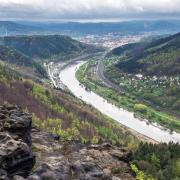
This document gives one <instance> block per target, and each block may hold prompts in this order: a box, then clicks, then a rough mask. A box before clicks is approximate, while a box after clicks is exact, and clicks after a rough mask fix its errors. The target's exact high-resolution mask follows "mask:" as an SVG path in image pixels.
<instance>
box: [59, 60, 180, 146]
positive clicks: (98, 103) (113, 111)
mask: <svg viewBox="0 0 180 180" xmlns="http://www.w3.org/2000/svg"><path fill="white" fill-rule="evenodd" d="M83 63H85V62H77V63H76V64H72V65H71V66H68V67H66V68H65V69H64V70H62V71H61V72H60V74H59V77H60V79H61V81H62V83H63V84H64V85H66V86H67V88H68V89H69V90H70V91H71V92H72V93H73V94H74V95H75V96H76V97H78V98H80V99H82V100H83V101H84V102H86V103H87V104H91V105H92V106H93V107H95V108H96V109H98V110H99V111H100V112H101V113H103V114H105V115H107V116H109V117H111V118H112V119H114V120H116V121H118V122H119V123H121V124H123V125H125V126H126V127H128V128H131V129H133V130H135V131H137V132H138V133H140V134H142V135H144V136H147V137H149V138H151V139H154V140H156V141H158V142H169V141H173V142H179V143H180V134H179V133H176V132H173V133H170V132H169V131H167V130H164V129H163V127H160V126H157V125H156V124H148V123H147V122H146V121H142V120H140V119H138V118H135V117H134V115H133V113H132V112H128V111H126V110H124V109H122V108H118V107H116V106H115V105H113V104H111V103H108V102H107V101H106V100H105V99H104V98H102V97H100V96H99V95H97V94H95V93H94V92H89V91H86V89H85V87H83V86H82V85H80V83H79V81H78V80H77V79H76V76H75V74H76V71H77V70H78V68H79V67H80V66H81V65H82V64H83Z"/></svg>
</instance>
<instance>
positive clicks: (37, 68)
mask: <svg viewBox="0 0 180 180" xmlns="http://www.w3.org/2000/svg"><path fill="white" fill-rule="evenodd" d="M0 61H3V62H4V63H8V64H9V65H10V64H11V65H14V66H16V67H18V68H20V69H22V70H23V69H26V68H29V69H31V70H32V73H36V75H40V76H43V77H46V71H45V69H44V68H43V66H42V65H41V64H40V63H38V62H35V61H34V60H33V59H31V58H30V57H27V56H25V55H23V54H22V53H20V52H18V51H16V50H14V49H12V48H8V47H6V46H3V45H0ZM27 75H28V74H27Z"/></svg>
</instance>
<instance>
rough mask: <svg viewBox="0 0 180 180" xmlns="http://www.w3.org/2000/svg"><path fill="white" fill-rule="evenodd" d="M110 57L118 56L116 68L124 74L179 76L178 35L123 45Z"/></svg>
mask: <svg viewBox="0 0 180 180" xmlns="http://www.w3.org/2000/svg"><path fill="white" fill-rule="evenodd" d="M110 55H111V56H119V58H120V62H119V63H118V64H117V67H118V68H120V69H121V70H123V71H126V72H130V73H143V74H146V75H167V76H169V75H177V74H180V33H178V34H175V35H172V36H169V37H166V38H161V39H158V40H153V41H152V42H140V43H134V44H129V45H124V46H122V47H118V48H116V49H114V50H113V51H112V52H111V53H110Z"/></svg>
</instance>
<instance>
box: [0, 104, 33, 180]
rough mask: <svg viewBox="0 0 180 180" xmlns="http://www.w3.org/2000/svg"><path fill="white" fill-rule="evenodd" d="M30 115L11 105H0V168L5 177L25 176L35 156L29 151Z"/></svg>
mask: <svg viewBox="0 0 180 180" xmlns="http://www.w3.org/2000/svg"><path fill="white" fill-rule="evenodd" d="M30 130H31V116H30V115H29V114H27V113H23V111H22V110H21V109H20V108H18V107H16V106H11V105H7V104H6V105H4V106H1V107H0V162H1V163H0V169H1V172H6V173H4V176H3V177H5V176H6V174H7V178H8V177H9V178H12V177H13V176H15V175H20V176H23V177H27V176H28V175H29V173H30V172H31V170H32V168H33V166H34V163H35V156H34V155H33V153H32V151H31V136H30Z"/></svg>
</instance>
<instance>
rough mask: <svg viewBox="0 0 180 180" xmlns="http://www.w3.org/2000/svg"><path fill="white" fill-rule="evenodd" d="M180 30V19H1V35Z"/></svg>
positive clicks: (167, 31)
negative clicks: (18, 20) (110, 21)
mask: <svg viewBox="0 0 180 180" xmlns="http://www.w3.org/2000/svg"><path fill="white" fill-rule="evenodd" d="M152 31H161V32H166V33H169V32H178V31H180V21H178V20H161V21H160V20H159V21H158V20H157V21H155V20H154V21H127V22H116V23H77V22H69V23H50V22H49V23H48V22H41V23H39V22H38V23H37V22H10V21H0V35H1V36H2V35H6V33H7V34H9V35H16V34H43V33H44V34H47V33H63V34H68V35H70V34H81V35H82V34H107V33H111V32H114V33H122V34H126V33H140V32H152Z"/></svg>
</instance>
